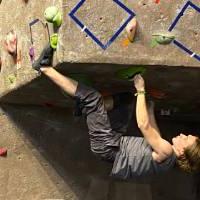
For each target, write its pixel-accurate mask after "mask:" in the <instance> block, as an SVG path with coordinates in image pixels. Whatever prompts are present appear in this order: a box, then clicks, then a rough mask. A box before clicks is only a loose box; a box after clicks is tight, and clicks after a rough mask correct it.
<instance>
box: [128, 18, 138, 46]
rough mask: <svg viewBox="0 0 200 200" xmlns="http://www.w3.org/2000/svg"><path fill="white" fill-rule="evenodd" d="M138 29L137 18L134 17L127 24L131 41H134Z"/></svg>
mask: <svg viewBox="0 0 200 200" xmlns="http://www.w3.org/2000/svg"><path fill="white" fill-rule="evenodd" d="M136 29H137V20H136V18H135V17H134V18H133V19H132V20H131V21H130V22H129V23H128V24H127V26H126V32H127V36H128V39H129V41H130V42H133V41H134V38H135V33H136Z"/></svg>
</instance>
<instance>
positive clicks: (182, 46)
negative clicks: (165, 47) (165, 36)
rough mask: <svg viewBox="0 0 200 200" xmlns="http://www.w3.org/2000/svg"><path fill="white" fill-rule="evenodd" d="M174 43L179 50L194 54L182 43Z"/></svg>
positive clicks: (175, 41)
mask: <svg viewBox="0 0 200 200" xmlns="http://www.w3.org/2000/svg"><path fill="white" fill-rule="evenodd" d="M173 42H174V44H175V45H176V46H178V47H179V48H181V49H182V50H183V51H185V52H186V53H188V54H189V55H192V54H193V52H192V51H191V50H189V49H188V48H187V47H185V46H184V45H183V44H182V43H180V42H179V41H177V40H174V41H173Z"/></svg>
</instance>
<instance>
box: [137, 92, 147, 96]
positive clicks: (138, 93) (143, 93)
mask: <svg viewBox="0 0 200 200" xmlns="http://www.w3.org/2000/svg"><path fill="white" fill-rule="evenodd" d="M140 94H142V95H145V94H146V92H145V91H137V92H136V93H135V96H138V95H140Z"/></svg>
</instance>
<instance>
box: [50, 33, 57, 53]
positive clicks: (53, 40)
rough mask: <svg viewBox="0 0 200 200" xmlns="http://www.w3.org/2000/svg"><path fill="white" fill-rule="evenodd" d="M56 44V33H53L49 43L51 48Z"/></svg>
mask: <svg viewBox="0 0 200 200" xmlns="http://www.w3.org/2000/svg"><path fill="white" fill-rule="evenodd" d="M57 44H58V34H57V33H54V34H53V35H51V37H50V45H51V48H52V49H56V47H57Z"/></svg>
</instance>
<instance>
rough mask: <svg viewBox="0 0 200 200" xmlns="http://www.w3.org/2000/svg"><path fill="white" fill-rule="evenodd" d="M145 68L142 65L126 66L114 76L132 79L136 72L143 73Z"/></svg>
mask: <svg viewBox="0 0 200 200" xmlns="http://www.w3.org/2000/svg"><path fill="white" fill-rule="evenodd" d="M145 71H146V69H145V68H144V67H142V66H139V67H138V66H137V67H128V68H125V69H121V70H119V71H117V72H116V76H117V77H118V78H120V79H124V80H132V79H133V77H134V76H135V75H136V74H144V73H145Z"/></svg>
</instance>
